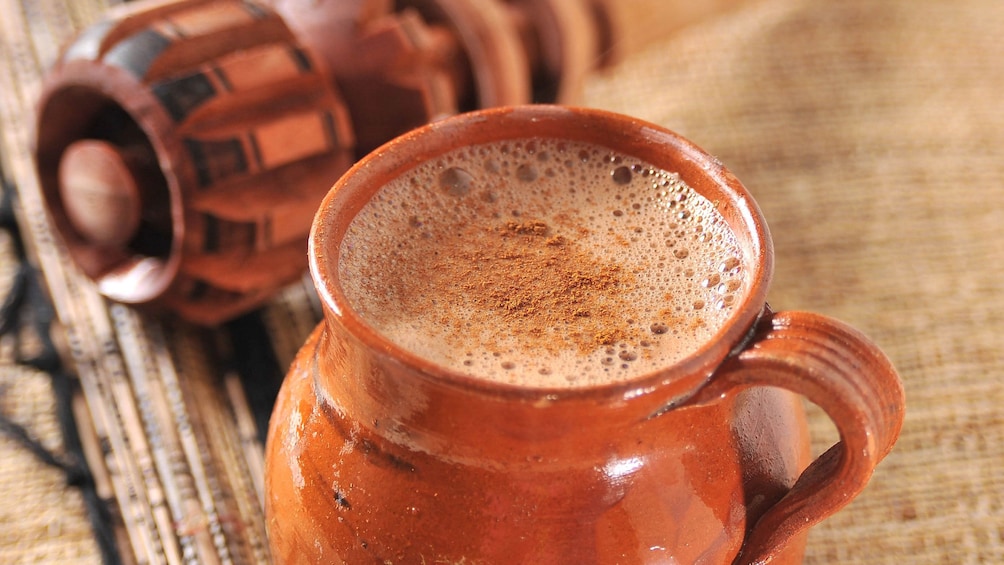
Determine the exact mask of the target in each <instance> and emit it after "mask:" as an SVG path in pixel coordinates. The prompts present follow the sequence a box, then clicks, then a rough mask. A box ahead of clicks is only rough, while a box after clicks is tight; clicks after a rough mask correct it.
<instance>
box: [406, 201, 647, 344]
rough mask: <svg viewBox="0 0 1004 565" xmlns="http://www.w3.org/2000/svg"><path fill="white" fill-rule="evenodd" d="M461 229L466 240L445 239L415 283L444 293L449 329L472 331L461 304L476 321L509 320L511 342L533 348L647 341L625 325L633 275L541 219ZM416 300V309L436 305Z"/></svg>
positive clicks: (443, 312)
mask: <svg viewBox="0 0 1004 565" xmlns="http://www.w3.org/2000/svg"><path fill="white" fill-rule="evenodd" d="M457 230H459V231H460V232H461V234H462V237H449V238H443V241H441V242H440V243H441V246H440V247H439V248H438V259H437V260H433V261H428V262H425V263H424V264H422V265H418V266H417V268H418V269H419V270H421V271H424V272H422V273H416V274H417V275H418V276H415V277H414V278H413V280H416V281H426V282H427V283H431V288H435V289H436V298H435V300H436V302H437V303H438V304H439V306H438V308H437V309H438V311H439V313H440V316H441V318H440V322H441V323H442V324H443V325H444V326H447V327H448V326H450V325H451V324H453V325H454V331H455V332H466V331H468V330H467V329H466V328H463V327H456V324H457V320H458V319H459V318H460V317H459V316H451V315H450V313H449V308H451V307H455V306H458V305H459V306H462V307H465V308H468V309H469V310H470V311H472V312H473V314H474V315H473V316H472V317H471V319H472V320H473V322H474V323H478V322H479V321H480V323H490V322H491V320H487V319H480V320H479V317H487V316H491V317H497V318H501V320H502V321H503V322H504V324H501V326H502V327H504V328H506V329H507V331H508V332H509V334H510V336H509V337H511V338H513V339H515V340H516V343H517V344H518V345H520V346H522V347H524V348H525V349H528V350H532V349H544V350H546V351H549V352H555V351H558V350H561V349H567V348H569V346H571V347H574V348H576V349H578V350H579V351H581V352H584V353H585V352H589V351H593V350H595V349H596V348H597V347H601V346H610V345H614V344H616V343H620V342H624V341H628V340H635V341H636V340H637V338H639V337H640V334H641V331H640V330H639V329H638V328H636V327H632V323H633V320H628V319H625V312H628V311H630V309H629V308H627V305H626V304H625V301H626V299H624V298H623V293H624V291H625V290H626V289H628V288H630V287H631V286H632V285H633V280H632V279H633V277H632V276H631V274H630V273H628V272H625V270H624V269H622V268H621V267H620V266H618V265H613V264H604V263H603V262H601V261H599V260H598V259H596V258H595V257H592V256H591V255H589V254H587V253H585V252H583V251H582V250H580V249H579V248H578V246H577V245H576V243H575V241H574V239H573V238H570V237H567V236H565V235H562V234H557V233H554V230H552V228H551V227H550V226H549V225H548V224H547V223H545V222H542V221H539V220H530V221H516V220H510V221H505V222H501V223H500V224H499V225H496V226H494V227H490V228H481V229H477V228H463V227H459V226H458V227H457ZM454 233H455V234H457V231H454ZM458 235H460V234H458ZM445 277H449V279H452V280H446V279H445ZM443 283H446V284H443ZM451 283H452V284H451ZM412 297H413V298H415V299H416V300H415V301H413V302H411V305H412V306H413V307H415V308H418V309H423V308H427V307H429V306H432V305H431V304H423V302H424V299H423V298H422V297H421V296H418V295H412ZM495 325H499V324H498V323H497V322H495ZM456 337H457V338H458V339H457V341H460V338H462V337H463V334H458V335H457V336H456ZM484 345H485V346H487V347H488V348H489V349H492V344H484Z"/></svg>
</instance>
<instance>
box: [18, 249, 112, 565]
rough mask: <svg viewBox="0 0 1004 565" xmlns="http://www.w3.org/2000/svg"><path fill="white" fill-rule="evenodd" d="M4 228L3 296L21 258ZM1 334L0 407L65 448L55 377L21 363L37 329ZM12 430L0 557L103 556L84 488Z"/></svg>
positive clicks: (67, 559) (41, 440) (51, 447)
mask: <svg viewBox="0 0 1004 565" xmlns="http://www.w3.org/2000/svg"><path fill="white" fill-rule="evenodd" d="M12 244H13V241H12V238H11V235H10V234H9V233H8V232H6V231H3V230H0V301H2V300H3V298H4V297H6V296H7V295H8V293H9V292H10V291H11V283H12V282H13V280H14V275H15V271H16V269H17V265H18V261H17V257H16V254H15V253H14V248H13V245H12ZM22 338H23V339H15V338H14V336H10V335H9V336H7V337H6V338H4V339H0V413H2V414H3V416H4V417H5V418H7V419H8V420H9V421H10V422H12V423H13V424H14V425H17V426H20V427H22V428H23V429H25V430H27V431H28V432H29V434H30V435H31V439H33V440H37V442H38V444H39V447H41V448H42V449H45V450H48V451H49V452H51V453H53V454H55V455H56V456H57V457H63V456H64V455H65V450H64V446H63V443H62V436H61V432H60V428H59V420H58V417H57V414H56V409H57V406H56V401H55V399H54V397H53V390H52V386H51V385H50V380H49V377H48V376H47V375H46V374H45V373H43V372H41V371H37V370H34V369H31V368H27V367H20V366H17V365H16V364H15V360H16V357H17V356H18V354H20V356H21V357H24V356H29V355H31V354H32V351H31V349H32V346H33V345H34V344H33V343H32V336H30V335H23V336H22ZM66 482H67V477H66V475H65V474H64V473H63V471H62V470H60V469H57V468H54V467H49V466H46V465H43V464H42V463H40V461H39V460H38V459H37V458H36V457H35V456H34V455H33V454H32V453H31V451H29V450H28V449H26V448H25V447H24V445H23V444H21V443H19V442H17V441H15V440H14V439H12V438H11V437H10V436H7V435H3V434H0V563H40V562H48V563H81V562H96V561H97V560H98V551H97V547H96V545H95V542H94V536H93V533H92V530H91V526H90V524H89V522H88V521H87V518H86V514H85V511H84V503H83V498H82V497H81V495H80V492H79V491H78V490H76V489H74V488H70V487H67V485H66Z"/></svg>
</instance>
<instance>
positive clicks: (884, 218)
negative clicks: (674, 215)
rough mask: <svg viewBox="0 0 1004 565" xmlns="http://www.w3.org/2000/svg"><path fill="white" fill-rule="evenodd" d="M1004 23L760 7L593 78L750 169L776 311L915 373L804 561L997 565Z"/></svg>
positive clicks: (959, 9) (601, 89)
mask: <svg viewBox="0 0 1004 565" xmlns="http://www.w3.org/2000/svg"><path fill="white" fill-rule="evenodd" d="M1002 32H1004V4H1001V3H1000V2H996V1H993V0H991V1H986V2H984V1H962V2H939V1H935V0H930V1H915V0H900V1H889V0H886V1H883V2H873V1H870V0H862V1H846V0H842V1H840V2H818V1H805V2H794V1H781V0H778V1H768V2H761V3H757V4H754V5H751V6H750V7H749V8H748V9H745V10H743V11H741V12H739V13H734V14H732V15H729V16H725V17H721V18H718V19H717V20H715V21H714V22H711V23H710V24H708V25H704V26H701V27H700V28H692V29H690V30H687V31H686V32H684V33H683V34H682V35H680V36H677V37H675V38H672V39H669V40H668V41H667V42H665V43H664V44H660V45H658V46H654V47H653V48H652V49H650V50H647V51H646V52H645V53H644V54H642V55H641V56H639V57H635V58H633V59H631V60H630V61H627V62H626V63H625V64H624V65H622V66H621V67H620V68H618V69H617V70H616V72H614V73H612V74H610V75H609V76H607V77H605V78H604V79H603V80H601V81H598V82H595V83H594V84H593V85H592V87H591V89H590V92H589V102H590V103H593V104H597V105H602V106H604V107H608V108H611V109H614V110H618V111H621V112H626V113H629V114H634V115H637V116H639V117H641V118H645V119H648V120H651V121H654V122H656V123H659V124H662V125H665V126H667V127H670V128H671V129H675V130H677V131H679V132H681V133H682V134H684V135H685V136H687V137H689V138H690V139H692V140H694V141H696V142H697V143H698V144H699V145H701V146H703V147H704V148H705V149H707V150H708V151H710V152H711V153H713V154H715V155H717V156H718V157H719V158H720V159H721V160H722V161H723V162H724V163H725V164H726V165H727V166H728V167H729V168H730V169H731V170H732V171H733V172H734V173H735V174H736V175H737V176H738V177H739V178H740V179H741V180H743V182H744V184H746V185H747V187H748V188H749V189H750V190H751V192H752V193H753V195H754V197H755V198H756V199H757V201H758V202H759V203H760V205H761V206H762V208H763V210H764V213H765V215H766V217H767V221H768V223H769V224H770V227H771V230H772V232H773V236H774V241H775V248H776V253H777V268H776V275H775V280H774V284H773V286H772V292H771V302H772V305H773V306H774V307H775V308H778V309H807V310H814V311H818V312H822V313H825V314H828V315H831V316H835V317H837V318H840V319H843V320H845V321H847V322H849V323H851V324H853V325H855V326H857V327H858V328H860V329H862V330H863V331H864V332H865V333H867V334H869V335H870V336H871V337H872V338H873V339H874V340H876V341H877V342H878V343H879V344H880V346H881V347H882V348H883V349H884V350H885V351H886V352H887V353H888V354H889V356H890V357H891V358H892V359H893V361H894V363H895V364H896V365H897V367H898V369H899V370H900V371H901V373H902V377H903V379H904V381H905V385H906V391H907V417H906V424H905V427H904V429H903V433H902V436H901V438H900V440H899V443H898V445H897V446H896V448H895V450H894V451H893V452H892V454H891V455H890V456H889V457H888V458H887V459H886V460H885V461H884V462H883V463H882V464H881V465H880V467H879V469H878V470H877V472H876V473H875V475H874V478H873V480H872V482H871V484H870V485H869V487H868V488H867V490H866V491H865V493H864V494H863V495H862V496H861V497H860V498H859V499H857V500H856V501H854V502H853V503H852V504H851V505H850V506H849V507H848V508H847V509H845V510H844V511H843V512H840V513H839V514H837V515H835V516H834V517H832V518H830V519H829V520H827V521H826V522H824V523H823V524H821V525H820V526H818V527H816V528H815V529H814V530H813V532H812V535H811V537H810V544H809V553H808V556H807V562H809V563H861V564H876V563H889V564H892V563H896V564H899V563H1004V408H1002V406H1004V151H1002V147H1004V103H1002V100H1004V98H1002V97H1004V63H1002V57H1004V35H1002ZM811 419H812V426H813V428H815V429H816V430H817V431H819V432H821V433H820V434H819V435H820V436H821V437H822V438H827V439H829V438H832V436H828V435H827V431H828V429H827V423H826V421H825V418H823V417H822V416H821V415H820V414H819V413H818V411H815V412H813V413H812V418H811ZM823 441H824V440H823V439H819V440H817V443H820V444H821V443H822V442H823ZM817 449H818V446H817Z"/></svg>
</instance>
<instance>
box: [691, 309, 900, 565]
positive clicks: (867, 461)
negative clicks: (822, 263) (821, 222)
mask: <svg viewBox="0 0 1004 565" xmlns="http://www.w3.org/2000/svg"><path fill="white" fill-rule="evenodd" d="M754 332H755V333H754V335H753V337H752V339H751V341H750V342H749V343H748V344H747V345H746V346H745V348H744V349H743V350H742V351H740V352H739V353H738V354H736V355H734V356H733V357H731V358H730V359H729V360H728V361H726V362H725V363H724V364H723V365H722V366H721V367H720V368H719V369H718V370H717V371H716V373H715V374H714V376H712V378H711V379H710V380H709V382H708V383H707V384H706V385H705V386H704V387H703V388H702V389H701V390H700V391H699V392H698V393H697V395H696V396H695V397H694V398H692V399H691V400H690V401H689V402H688V404H701V403H705V402H713V401H715V400H716V399H718V398H720V397H722V396H723V395H725V394H731V393H734V392H736V391H737V390H739V389H743V388H747V387H753V386H774V387H780V388H783V389H787V390H789V391H792V392H794V393H796V394H800V395H802V396H804V397H805V398H807V399H808V400H810V401H811V402H813V403H814V404H816V405H817V406H819V407H820V408H822V409H823V411H824V412H826V414H827V415H828V416H829V417H830V418H831V419H832V420H833V422H834V423H835V424H836V427H837V431H838V432H839V433H840V441H839V442H838V443H836V444H835V445H833V446H832V447H831V448H830V449H829V450H827V451H826V452H825V453H823V454H822V455H820V456H819V457H818V458H817V459H816V460H815V461H813V462H812V463H811V464H810V465H809V466H808V467H807V468H806V469H805V470H804V471H803V472H802V474H801V476H800V477H799V478H798V480H797V481H796V482H795V484H794V486H793V487H792V488H791V489H790V490H789V491H788V492H787V494H785V495H784V496H783V497H782V498H781V499H780V500H779V501H777V502H776V503H775V504H773V505H772V506H771V507H770V508H768V509H767V510H766V511H765V512H764V513H763V515H762V516H761V517H760V518H759V520H757V521H756V523H754V524H752V527H751V528H750V529H748V530H747V535H746V539H745V541H744V544H743V548H742V551H741V552H740V554H739V556H738V557H737V558H736V560H735V562H734V565H752V564H764V563H769V562H770V561H771V560H772V559H773V558H774V557H775V556H776V555H777V554H778V553H779V552H780V551H781V550H783V549H784V548H785V545H786V544H787V543H788V541H789V540H790V539H791V538H792V536H794V535H796V534H798V533H800V532H802V531H804V530H805V529H807V528H809V527H811V526H812V525H814V524H816V523H818V522H820V521H821V520H823V519H824V518H826V517H827V516H829V515H831V514H833V513H834V512H836V511H837V510H839V509H840V508H842V507H843V506H845V505H846V504H847V503H849V502H850V501H851V500H852V499H853V498H854V497H855V496H856V495H857V494H859V493H860V492H861V491H862V490H863V489H864V487H865V485H866V484H867V483H868V480H869V478H870V477H871V475H872V471H873V470H874V469H875V466H876V465H877V464H878V463H879V461H881V460H882V459H883V458H884V457H885V456H886V454H888V453H889V451H890V450H891V449H892V446H893V444H894V443H895V441H896V438H897V437H898V436H899V432H900V428H901V427H902V425H903V415H904V405H905V397H904V391H903V385H902V382H901V381H900V378H899V376H898V374H897V373H896V370H895V369H894V368H893V366H892V364H891V362H890V361H889V359H888V358H886V356H885V355H884V354H883V353H882V352H881V351H880V350H879V349H878V348H877V347H876V346H875V345H874V344H873V343H872V342H871V341H869V340H868V338H866V337H865V336H863V335H862V334H861V333H860V332H858V331H857V330H855V329H853V328H851V327H849V326H847V325H845V324H843V323H841V322H838V321H835V320H833V319H831V318H827V317H825V316H821V315H818V314H811V313H807V312H780V313H770V312H769V311H768V312H766V313H765V315H764V316H763V317H762V318H761V320H760V321H759V322H758V325H757V327H756V328H755V331H754Z"/></svg>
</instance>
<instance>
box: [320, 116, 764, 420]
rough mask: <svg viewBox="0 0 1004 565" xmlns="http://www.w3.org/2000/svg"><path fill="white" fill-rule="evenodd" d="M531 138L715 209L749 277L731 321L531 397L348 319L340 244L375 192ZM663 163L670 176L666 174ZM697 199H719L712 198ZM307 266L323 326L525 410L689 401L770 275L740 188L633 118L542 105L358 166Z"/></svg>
mask: <svg viewBox="0 0 1004 565" xmlns="http://www.w3.org/2000/svg"><path fill="white" fill-rule="evenodd" d="M502 126H505V127H502ZM513 127H516V129H512V128H513ZM499 130H503V131H518V132H520V133H519V134H518V135H500V134H498V133H496V132H497V131H499ZM534 138H538V139H539V138H552V139H566V140H569V141H581V142H586V143H592V144H595V145H601V146H604V147H606V148H608V149H610V150H612V151H616V152H619V153H622V154H625V155H630V156H632V157H635V158H639V159H641V160H643V161H645V162H648V163H651V164H653V165H655V166H656V167H658V168H661V169H664V170H668V171H671V172H677V173H679V174H680V177H681V178H682V179H683V180H684V181H685V182H686V183H687V184H688V185H689V186H690V187H691V188H693V189H694V190H697V191H698V192H699V193H701V194H702V195H704V196H705V197H706V198H708V199H709V200H712V201H713V202H714V203H715V204H716V207H717V208H718V210H719V212H721V213H722V215H723V216H724V217H725V218H726V220H727V221H728V223H729V226H730V228H731V230H732V231H733V232H734V233H735V234H736V236H737V239H739V241H740V247H741V248H742V250H743V254H744V258H743V267H744V269H746V270H748V271H749V289H748V291H747V292H744V293H742V294H741V295H739V296H737V298H738V300H737V301H736V304H735V309H734V311H733V313H732V315H731V316H730V317H729V318H728V320H727V321H726V322H725V324H723V326H722V327H721V328H719V330H718V331H717V332H715V334H714V335H713V336H712V337H711V338H709V339H708V340H706V341H705V342H704V343H702V344H701V345H700V347H698V348H697V349H695V350H693V351H691V352H690V353H689V354H687V355H686V356H684V357H682V358H681V359H679V360H678V361H677V362H675V363H673V364H670V365H667V366H665V367H662V368H660V369H657V370H655V371H651V372H647V373H643V374H641V375H638V376H636V377H633V378H630V379H625V380H615V381H610V382H606V383H599V384H589V385H581V386H569V387H534V386H526V385H517V384H511V383H505V382H499V381H494V380H490V379H485V378H481V377H477V376H473V375H468V374H465V373H462V372H459V371H454V370H451V369H449V368H447V367H445V366H443V365H440V364H438V363H436V362H434V361H432V360H430V359H427V358H426V357H423V356H421V355H418V354H416V353H413V352H412V351H410V350H408V349H406V348H404V347H401V346H399V345H397V344H396V343H394V342H393V341H391V340H390V339H389V338H387V337H385V336H384V335H383V334H381V333H380V332H379V330H377V329H376V328H375V327H373V326H372V325H370V324H369V323H368V322H367V321H366V320H365V319H364V318H363V317H362V316H361V315H359V314H358V313H357V312H356V311H355V310H354V309H353V307H352V306H351V303H350V302H349V300H348V298H347V297H346V296H345V294H344V293H343V292H342V288H341V285H340V283H339V277H338V260H339V255H340V247H341V241H342V238H343V237H344V234H345V231H346V230H347V228H348V226H349V224H350V223H351V222H352V220H353V219H354V218H355V216H356V214H358V212H359V210H360V209H362V207H363V206H364V205H365V204H366V203H367V202H368V201H369V198H370V197H371V196H372V195H373V194H375V193H376V192H377V191H379V190H380V188H381V187H382V186H383V185H384V184H385V182H384V180H385V179H389V178H396V177H398V176H399V175H401V174H405V173H407V172H408V171H410V170H411V169H413V168H414V167H415V166H417V165H419V164H420V163H422V162H425V161H427V160H430V159H434V158H436V157H438V156H441V155H443V154H445V153H447V152H449V151H452V150H455V149H459V148H462V147H468V146H472V145H478V144H482V143H491V142H500V141H507V140H519V139H534ZM671 161H672V163H671V166H666V164H667V163H670V162H671ZM707 191H713V192H715V193H716V194H715V195H714V196H718V197H725V198H724V200H719V199H717V198H712V197H711V196H709V195H708V193H707ZM308 261H309V268H310V274H311V278H312V279H313V282H314V286H315V288H316V289H317V292H318V295H319V297H320V300H321V305H322V309H323V311H324V318H325V322H324V323H331V321H335V322H336V323H338V324H339V325H341V326H342V328H344V329H345V331H347V332H348V333H349V334H351V335H352V336H354V337H355V338H356V339H358V340H360V341H361V342H362V343H363V344H364V345H365V346H366V347H368V348H369V349H370V350H371V351H374V352H379V353H380V354H382V355H384V356H387V357H391V358H394V359H396V360H397V361H398V362H399V363H403V364H404V365H407V366H409V367H411V368H413V369H416V370H417V372H418V373H419V374H421V375H423V376H425V377H427V378H428V379H431V380H433V381H437V382H439V383H442V384H450V385H454V386H457V387H460V388H464V389H468V390H479V391H482V392H486V393H489V394H495V395H501V396H507V397H511V396H516V397H521V398H524V399H530V400H542V399H547V400H555V399H558V398H567V397H570V396H577V397H581V396H584V397H594V396H610V395H613V396H615V397H619V398H622V399H630V398H633V397H636V396H641V395H646V394H648V393H650V392H653V391H655V390H657V389H660V388H666V386H667V385H679V386H680V387H682V389H683V391H682V392H683V394H687V393H690V392H693V391H695V390H696V388H697V387H698V386H699V385H700V384H701V383H703V382H704V381H705V380H707V379H708V378H709V377H710V376H711V374H712V373H713V372H714V370H715V369H716V368H717V367H718V366H719V365H720V364H721V363H722V362H724V361H725V359H727V358H728V357H729V356H730V355H731V354H732V353H733V352H734V351H735V350H736V348H737V347H738V346H739V345H741V344H742V343H743V342H744V340H745V338H746V336H747V335H748V334H749V331H750V329H751V327H752V326H753V325H754V323H755V322H756V320H757V319H758V318H759V316H760V314H761V312H762V311H763V309H764V306H765V304H766V295H767V290H768V287H769V285H770V280H771V277H772V275H773V247H772V241H771V237H770V233H769V231H768V228H767V224H766V221H765V219H764V217H763V214H762V212H761V211H760V208H759V206H758V205H757V204H756V202H755V201H754V200H753V198H752V196H751V195H750V194H749V192H748V191H747V190H746V188H745V187H744V186H743V185H742V183H741V182H740V181H739V180H738V179H737V178H736V177H735V176H734V175H733V174H732V173H731V172H729V171H728V170H727V169H726V168H725V167H724V165H723V164H722V163H721V162H720V161H719V160H718V159H717V158H715V157H713V156H712V155H710V154H709V153H707V152H706V151H704V150H703V149H701V148H700V147H698V146H697V145H695V144H694V143H693V142H691V141H689V140H687V139H685V138H683V137H682V136H680V135H679V134H677V133H675V132H673V131H671V130H669V129H667V128H664V127H662V126H659V125H656V124H652V123H649V122H646V121H643V120H641V119H638V118H634V117H631V116H628V115H625V114H619V113H615V112H611V111H607V110H602V109H596V108H588V107H577V106H568V105H545V104H528V105H521V106H506V107H497V108H490V109H485V110H476V111H472V112H466V113H461V114H457V115H454V116H450V117H448V118H445V119H443V120H440V121H437V122H433V123H430V124H427V125H424V126H421V127H419V128H417V129H414V130H411V131H409V132H407V133H405V134H402V135H400V136H398V137H397V138H395V139H393V140H391V141H389V142H387V143H385V144H384V145H382V146H381V147H379V148H377V149H375V150H374V151H372V152H371V153H369V154H368V155H366V156H364V157H363V158H362V159H360V160H359V161H358V162H356V163H355V164H354V165H353V166H352V167H351V168H350V169H349V170H348V171H346V172H345V173H344V174H343V175H342V176H341V177H340V178H339V179H338V180H337V181H336V182H335V184H334V185H333V187H332V188H331V190H330V191H329V192H328V193H327V195H326V196H325V197H324V199H323V201H322V203H321V205H320V207H319V208H318V211H317V213H316V215H315V217H314V222H313V224H312V226H311V230H310V237H309V240H308ZM332 318H334V320H332ZM672 388H673V389H674V390H675V389H676V388H677V387H676V386H673V387H672ZM677 392H679V391H677ZM678 396H679V394H678Z"/></svg>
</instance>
